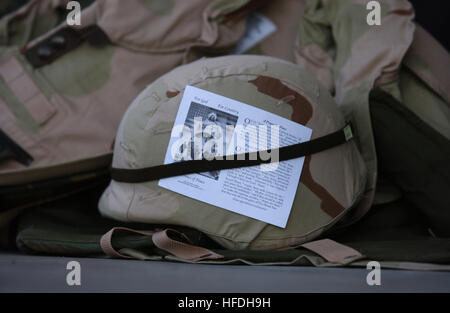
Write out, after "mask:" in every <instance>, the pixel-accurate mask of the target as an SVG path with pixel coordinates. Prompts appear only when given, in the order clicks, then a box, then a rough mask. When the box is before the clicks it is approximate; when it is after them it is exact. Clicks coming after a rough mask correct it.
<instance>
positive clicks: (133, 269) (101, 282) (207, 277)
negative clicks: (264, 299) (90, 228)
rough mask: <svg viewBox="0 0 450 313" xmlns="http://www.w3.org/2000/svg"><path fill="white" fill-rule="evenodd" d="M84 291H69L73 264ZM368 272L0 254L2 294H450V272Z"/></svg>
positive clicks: (345, 269) (78, 289)
mask: <svg viewBox="0 0 450 313" xmlns="http://www.w3.org/2000/svg"><path fill="white" fill-rule="evenodd" d="M72 260H74V261H78V262H79V263H80V266H81V273H80V277H81V286H69V285H68V284H67V282H66V276H67V274H68V273H69V272H70V270H67V269H66V266H67V263H68V262H69V261H72ZM368 273H369V271H368V270H366V269H355V268H314V267H280V266H261V267H259V266H258V267H256V266H255V267H251V266H240V265H239V266H237V265H201V264H182V263H173V262H151V261H134V260H110V259H90V258H64V257H42V256H28V255H20V254H11V253H4V252H3V253H0V292H176V293H186V292H199V293H205V292H224V293H230V292H235V293H242V292H249V293H266V292H275V293H277V292H281V293H286V292H450V273H449V272H419V271H404V270H387V269H385V270H383V269H382V270H381V286H369V285H368V284H367V282H366V277H367V274H368Z"/></svg>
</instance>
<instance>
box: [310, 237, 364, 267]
mask: <svg viewBox="0 0 450 313" xmlns="http://www.w3.org/2000/svg"><path fill="white" fill-rule="evenodd" d="M301 247H303V248H305V249H308V250H311V251H312V252H315V253H317V254H318V255H320V256H321V257H323V258H324V259H325V260H327V261H328V262H331V263H336V264H341V265H346V264H349V263H352V262H354V261H356V260H360V259H363V258H365V256H364V255H362V254H361V253H359V252H358V251H356V250H355V249H353V248H350V247H348V246H344V245H342V244H340V243H337V242H336V241H333V240H330V239H322V240H317V241H312V242H308V243H305V244H302V245H301Z"/></svg>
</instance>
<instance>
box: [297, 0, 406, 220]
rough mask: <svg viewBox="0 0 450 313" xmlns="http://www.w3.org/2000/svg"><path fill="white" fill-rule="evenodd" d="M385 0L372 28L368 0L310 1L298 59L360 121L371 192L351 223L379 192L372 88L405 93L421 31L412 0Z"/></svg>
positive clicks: (358, 129) (358, 128)
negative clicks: (405, 70)
mask: <svg viewBox="0 0 450 313" xmlns="http://www.w3.org/2000/svg"><path fill="white" fill-rule="evenodd" d="M379 2H380V5H381V25H376V26H369V25H368V23H367V20H366V16H367V14H368V10H367V8H366V5H367V3H368V1H366V0H351V1H347V0H331V1H330V0H311V1H309V2H308V3H307V6H306V7H305V10H304V14H303V16H302V20H301V23H300V28H299V32H298V37H297V42H296V47H295V57H296V63H297V64H298V65H300V66H301V67H304V68H306V69H307V70H308V71H310V72H312V73H314V76H315V77H316V78H317V79H319V81H320V82H321V83H322V84H323V85H324V86H325V87H326V88H327V89H328V90H329V91H330V92H331V93H332V94H333V95H334V99H335V101H336V103H337V105H338V107H339V108H340V109H341V111H342V112H343V113H344V115H345V116H346V117H347V118H350V119H351V120H352V121H353V122H354V125H355V131H356V133H357V137H358V139H357V141H358V146H359V148H360V150H361V153H362V156H363V158H364V161H365V163H366V165H367V169H368V174H369V175H368V176H367V191H366V193H365V195H364V198H363V199H362V200H361V202H360V204H359V206H358V208H357V209H356V210H354V212H353V216H352V217H351V218H350V221H354V220H357V219H359V218H360V217H362V216H363V215H364V214H365V213H366V212H367V210H368V209H369V208H370V206H371V204H372V202H373V199H374V194H375V185H376V177H377V162H376V150H375V144H374V140H373V133H372V127H371V120H370V113H369V104H368V102H369V92H370V91H371V90H372V89H373V88H374V87H376V86H385V88H386V90H389V92H390V93H391V94H393V95H396V96H397V95H399V94H400V90H399V86H398V77H399V71H400V65H401V63H402V59H403V57H404V55H405V53H406V52H407V50H408V48H409V47H410V45H411V43H412V41H413V36H414V30H415V24H414V23H413V18H414V10H413V8H412V6H411V4H410V3H409V2H408V1H406V0H394V1H379Z"/></svg>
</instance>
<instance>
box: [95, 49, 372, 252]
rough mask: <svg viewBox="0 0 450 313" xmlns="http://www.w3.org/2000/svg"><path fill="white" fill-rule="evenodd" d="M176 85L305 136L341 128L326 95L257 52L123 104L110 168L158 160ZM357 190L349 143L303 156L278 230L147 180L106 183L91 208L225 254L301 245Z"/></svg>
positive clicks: (208, 63)
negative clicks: (168, 228)
mask: <svg viewBox="0 0 450 313" xmlns="http://www.w3.org/2000/svg"><path fill="white" fill-rule="evenodd" d="M186 85H191V86H195V87H198V88H200V89H203V90H207V91H210V92H213V93H216V94H219V95H222V96H225V97H228V98H231V99H234V100H238V101H241V102H243V103H247V104H249V105H251V106H254V107H257V108H259V109H262V110H265V111H268V112H271V113H274V114H277V115H279V116H282V117H284V118H287V119H291V120H293V121H295V122H297V123H300V124H302V125H305V126H307V127H309V128H311V129H312V138H311V139H312V140H314V139H316V138H319V137H323V136H325V135H328V134H330V133H333V132H336V131H337V130H339V129H342V128H343V127H344V126H345V125H346V121H345V120H344V118H343V115H342V114H341V113H340V112H339V110H338V108H337V106H336V105H335V103H334V101H333V99H332V97H331V95H330V94H329V92H328V91H327V90H326V89H325V88H324V87H323V86H321V85H320V83H318V82H317V81H316V80H315V79H314V78H313V77H312V76H311V75H310V74H309V73H308V72H306V71H305V70H302V69H301V68H299V67H298V66H296V65H295V64H292V63H289V62H286V61H282V60H279V59H275V58H271V57H265V56H227V57H219V58H212V59H202V60H199V61H197V62H195V63H191V64H189V65H185V66H182V67H179V68H177V69H175V70H173V71H171V72H169V73H168V74H166V75H164V76H162V77H160V78H159V79H158V80H157V81H155V82H154V83H152V84H151V85H150V86H148V87H147V88H146V89H145V90H144V91H143V92H142V93H141V94H140V95H139V96H138V97H137V98H136V100H135V101H134V102H133V103H132V104H131V106H130V107H129V109H128V110H127V112H126V113H125V115H124V118H123V119H122V122H121V124H120V127H119V130H118V134H117V137H116V145H115V149H114V155H113V165H112V166H113V168H117V169H140V168H147V167H152V166H157V165H161V164H164V156H165V153H166V150H167V147H168V143H169V139H170V136H171V130H172V127H173V126H174V120H175V117H176V114H177V111H178V108H179V105H180V100H181V98H182V96H183V92H184V88H185V87H186ZM113 178H114V175H113ZM365 184H366V167H365V164H364V162H363V160H362V158H361V156H360V153H359V151H358V149H357V147H356V144H355V143H354V142H353V141H349V142H346V143H344V144H341V145H338V146H336V147H334V148H331V149H327V150H325V151H323V152H320V153H316V154H313V155H308V156H307V157H306V159H305V163H304V167H303V172H302V175H301V179H300V184H299V185H298V189H297V193H296V197H295V200H294V204H293V208H292V210H291V214H290V218H289V220H288V224H287V226H286V228H285V229H283V228H279V227H275V226H272V225H269V224H266V223H264V222H261V221H258V220H255V219H252V218H249V217H246V216H243V215H239V214H236V213H233V212H229V211H227V210H224V209H221V208H218V207H215V206H212V205H209V204H207V203H204V202H200V201H198V200H195V199H192V198H189V197H185V196H182V195H180V194H177V193H174V192H172V191H169V190H166V189H163V188H161V187H159V186H158V181H157V180H154V181H148V182H143V183H125V182H119V181H114V180H113V181H112V182H111V184H110V186H109V187H108V188H107V190H106V191H105V192H104V194H103V196H102V198H101V200H100V203H99V208H100V211H101V213H102V214H103V215H106V216H108V217H112V218H115V219H118V220H123V221H134V222H144V223H153V224H172V225H184V226H190V227H192V228H195V229H198V230H200V231H202V232H204V233H205V234H207V235H209V236H210V237H211V238H213V239H214V240H215V241H217V242H218V243H220V244H221V245H223V246H224V247H226V248H229V249H244V248H248V249H276V248H281V247H289V246H291V247H292V246H296V245H298V244H301V243H303V242H305V241H309V240H310V239H312V238H314V237H316V236H318V235H319V234H321V233H322V232H323V231H324V230H326V229H328V228H329V227H331V226H332V225H333V224H334V223H335V222H336V221H338V220H339V219H340V218H341V217H343V216H344V215H345V214H346V213H347V212H348V210H349V209H350V208H352V207H353V206H354V205H355V204H356V203H357V201H358V199H360V197H361V196H362V194H363V193H364V191H365Z"/></svg>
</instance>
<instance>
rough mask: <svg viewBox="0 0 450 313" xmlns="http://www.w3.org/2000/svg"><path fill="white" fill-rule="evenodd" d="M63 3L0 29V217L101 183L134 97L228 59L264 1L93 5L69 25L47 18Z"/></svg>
mask: <svg viewBox="0 0 450 313" xmlns="http://www.w3.org/2000/svg"><path fill="white" fill-rule="evenodd" d="M87 2H89V1H83V3H87ZM66 3H67V1H65V0H61V1H54V0H33V1H30V2H29V3H28V4H27V5H25V6H24V7H22V8H20V9H19V10H18V11H16V12H14V13H11V14H9V15H6V16H5V17H4V18H3V19H2V20H1V23H0V25H1V30H2V31H1V33H0V44H1V46H0V142H1V145H0V201H1V202H2V208H1V210H2V211H4V210H7V209H10V208H15V207H19V206H20V207H21V206H22V205H24V204H26V205H28V204H30V203H31V204H33V203H34V204H36V203H39V202H41V201H44V200H46V199H50V198H54V197H57V196H60V195H61V194H63V193H64V192H66V191H67V190H69V191H74V190H76V189H77V188H84V187H86V185H88V183H89V182H90V181H93V180H95V179H96V177H97V176H99V175H102V176H103V177H105V176H106V174H105V173H106V172H107V167H108V165H109V164H110V162H111V155H112V147H113V143H114V136H115V133H116V131H117V127H118V124H119V122H120V119H121V117H122V115H123V113H124V112H125V109H126V108H127V106H128V105H129V104H130V103H131V101H132V100H133V99H134V98H135V97H136V96H137V95H138V94H139V92H140V91H141V90H142V89H143V88H144V87H145V86H147V85H148V84H149V83H151V82H152V81H154V80H155V79H156V78H157V77H159V76H161V75H162V74H164V73H166V72H167V71H169V70H171V69H172V68H174V67H176V66H178V65H180V64H183V63H185V62H189V61H191V60H194V59H197V58H199V57H201V56H204V55H217V54H221V53H226V52H228V51H230V50H231V49H232V48H233V46H234V45H235V43H236V42H237V41H238V40H239V39H240V38H241V37H242V35H243V34H244V31H245V19H246V15H247V13H248V12H250V11H252V10H254V9H255V8H257V7H259V6H260V5H262V4H264V3H265V1H264V2H258V3H256V1H249V0H248V1H247V0H246V1H236V2H232V3H230V2H229V1H223V0H215V1H209V0H198V1H165V0H164V1H157V0H130V1H109V0H98V1H95V2H94V3H93V4H92V5H90V6H89V7H87V8H85V9H84V10H83V11H82V12H81V18H80V21H81V25H74V26H69V25H67V23H66V21H65V20H64V14H63V15H61V14H59V13H57V12H59V11H60V10H63V11H64V10H65V4H66ZM65 12H66V14H67V11H65ZM186 12H189V14H186ZM130 17H132V18H130ZM61 18H63V22H62V23H60V22H61ZM56 23H60V24H59V25H58V26H56V27H54V26H55V24H56ZM63 187H64V188H63ZM62 189H64V190H62ZM7 220H9V218H8V219H7V218H6V217H5V218H4V217H0V224H3V223H7ZM0 227H1V225H0Z"/></svg>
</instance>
